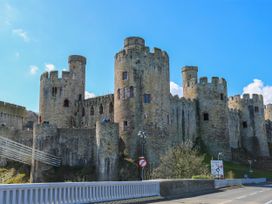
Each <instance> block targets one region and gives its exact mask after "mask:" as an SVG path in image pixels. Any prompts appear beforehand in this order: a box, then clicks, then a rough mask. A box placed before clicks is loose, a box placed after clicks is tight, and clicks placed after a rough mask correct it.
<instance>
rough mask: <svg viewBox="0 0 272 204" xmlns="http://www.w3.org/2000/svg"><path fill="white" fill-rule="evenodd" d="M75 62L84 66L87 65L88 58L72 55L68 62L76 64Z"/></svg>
mask: <svg viewBox="0 0 272 204" xmlns="http://www.w3.org/2000/svg"><path fill="white" fill-rule="evenodd" d="M74 61H80V62H81V63H82V64H86V61H87V60H86V57H83V56H81V55H70V56H69V58H68V62H69V63H71V62H74Z"/></svg>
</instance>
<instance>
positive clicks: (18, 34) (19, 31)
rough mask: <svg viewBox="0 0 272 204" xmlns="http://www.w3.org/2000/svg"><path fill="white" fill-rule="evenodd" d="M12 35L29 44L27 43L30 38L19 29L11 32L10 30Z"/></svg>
mask: <svg viewBox="0 0 272 204" xmlns="http://www.w3.org/2000/svg"><path fill="white" fill-rule="evenodd" d="M12 33H13V34H14V35H17V36H18V37H20V38H22V39H23V41H25V42H29V41H30V38H29V37H28V34H27V32H26V31H24V30H23V29H20V28H18V29H13V30H12Z"/></svg>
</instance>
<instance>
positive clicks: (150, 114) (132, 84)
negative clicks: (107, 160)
mask: <svg viewBox="0 0 272 204" xmlns="http://www.w3.org/2000/svg"><path fill="white" fill-rule="evenodd" d="M169 92H170V87H169V59H168V55H167V53H166V52H165V51H161V50H160V49H158V48H154V52H150V51H149V48H148V47H146V46H145V42H144V39H142V38H139V37H129V38H126V39H125V42H124V49H122V50H121V51H120V52H119V53H117V54H116V56H115V76H114V111H115V115H114V122H116V123H119V126H120V127H119V132H120V136H121V138H122V139H123V141H124V144H125V148H126V151H125V152H126V153H127V154H128V155H129V156H130V157H132V158H134V159H135V158H137V157H138V156H140V151H139V150H140V149H139V146H140V144H139V139H140V138H139V136H138V132H139V131H140V130H141V131H146V133H147V134H148V135H149V139H148V141H147V146H149V145H155V143H156V142H155V143H154V142H153V143H152V144H151V142H150V141H151V140H152V138H153V136H154V137H155V135H156V138H159V137H162V136H166V135H168V129H167V123H168V122H169V107H170V101H169V97H168V96H169ZM151 129H152V130H153V131H151ZM156 133H157V134H156ZM146 149H148V152H146V153H147V154H148V155H149V157H150V158H153V157H154V155H155V156H156V157H158V154H157V153H156V151H154V148H153V147H151V146H150V148H146Z"/></svg>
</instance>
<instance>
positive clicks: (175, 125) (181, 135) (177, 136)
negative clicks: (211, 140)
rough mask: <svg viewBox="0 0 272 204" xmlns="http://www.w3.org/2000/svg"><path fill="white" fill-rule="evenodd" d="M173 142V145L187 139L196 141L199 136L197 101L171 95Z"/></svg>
mask: <svg viewBox="0 0 272 204" xmlns="http://www.w3.org/2000/svg"><path fill="white" fill-rule="evenodd" d="M170 102H171V114H170V126H171V133H170V135H171V142H172V144H173V145H176V144H180V143H182V142H185V141H191V142H195V140H196V138H197V136H198V128H197V110H196V101H195V100H190V99H185V98H179V97H178V96H171V97H170Z"/></svg>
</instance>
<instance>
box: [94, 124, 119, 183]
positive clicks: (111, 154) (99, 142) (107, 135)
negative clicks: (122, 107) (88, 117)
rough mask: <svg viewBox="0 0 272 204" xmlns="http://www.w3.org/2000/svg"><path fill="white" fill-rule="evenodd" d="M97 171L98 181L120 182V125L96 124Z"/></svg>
mask: <svg viewBox="0 0 272 204" xmlns="http://www.w3.org/2000/svg"><path fill="white" fill-rule="evenodd" d="M96 147H97V154H96V155H97V159H96V167H97V168H96V169H97V176H98V180H100V181H108V180H118V168H119V165H118V163H119V125H118V124H116V123H112V122H100V121H97V122H96Z"/></svg>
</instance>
